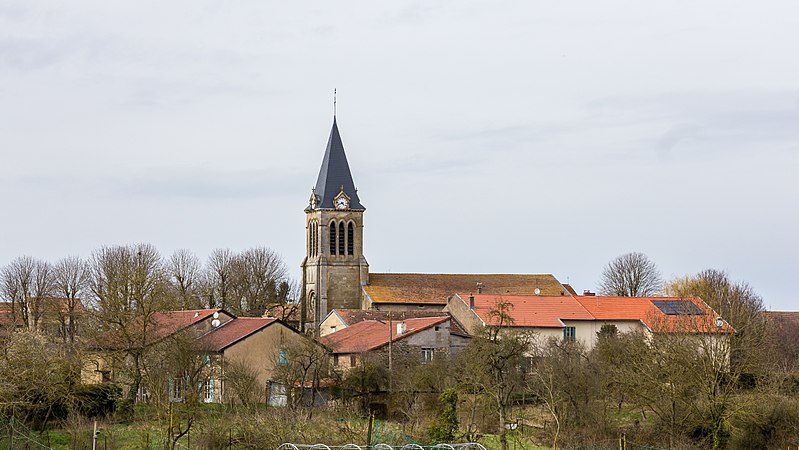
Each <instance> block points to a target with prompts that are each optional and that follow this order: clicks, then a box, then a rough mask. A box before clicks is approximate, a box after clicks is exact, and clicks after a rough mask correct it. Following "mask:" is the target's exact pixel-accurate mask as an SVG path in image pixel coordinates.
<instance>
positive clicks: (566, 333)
mask: <svg viewBox="0 0 799 450" xmlns="http://www.w3.org/2000/svg"><path fill="white" fill-rule="evenodd" d="M563 340H564V341H574V327H566V328H564V329H563Z"/></svg>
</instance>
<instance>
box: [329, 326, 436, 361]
mask: <svg viewBox="0 0 799 450" xmlns="http://www.w3.org/2000/svg"><path fill="white" fill-rule="evenodd" d="M447 320H449V317H425V318H420V319H406V320H402V321H391V325H389V323H388V322H384V321H382V320H364V321H361V322H358V323H356V324H354V325H350V326H348V327H347V328H344V329H343V330H340V331H336V332H335V333H330V334H328V335H326V336H323V337H322V339H321V341H322V344H324V345H325V346H327V347H328V348H330V349H331V351H332V353H334V354H346V353H361V352H366V351H371V350H376V349H378V348H380V347H383V346H384V345H387V344H388V340H389V333H391V337H392V339H391V342H396V341H399V340H402V339H405V338H406V337H408V336H411V335H413V334H416V333H418V332H420V331H422V330H425V329H427V328H430V327H432V326H433V325H438V324H440V323H444V322H446V321H447ZM398 323H404V324H405V330H406V331H405V333H402V334H400V335H397V332H396V326H397V325H396V324H398ZM389 326H390V327H391V328H389Z"/></svg>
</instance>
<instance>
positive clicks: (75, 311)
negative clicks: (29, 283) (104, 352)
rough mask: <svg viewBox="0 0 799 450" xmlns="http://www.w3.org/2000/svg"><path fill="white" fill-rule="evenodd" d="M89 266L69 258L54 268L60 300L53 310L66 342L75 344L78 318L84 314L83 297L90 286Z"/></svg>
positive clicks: (56, 290)
mask: <svg viewBox="0 0 799 450" xmlns="http://www.w3.org/2000/svg"><path fill="white" fill-rule="evenodd" d="M89 275H90V272H89V265H88V263H87V262H86V261H85V260H83V259H81V258H79V257H77V256H68V257H66V258H63V259H61V260H59V261H58V262H57V263H56V264H55V266H54V286H55V293H56V295H57V296H58V297H60V298H58V299H55V302H54V305H52V306H53V308H54V309H55V314H56V316H57V317H58V321H59V325H60V330H59V333H60V334H61V338H62V339H63V340H64V342H70V343H74V342H75V335H76V334H77V328H78V316H79V315H80V314H81V313H82V306H83V305H82V304H81V300H80V299H81V297H82V296H83V295H84V294H85V291H86V289H88V286H89Z"/></svg>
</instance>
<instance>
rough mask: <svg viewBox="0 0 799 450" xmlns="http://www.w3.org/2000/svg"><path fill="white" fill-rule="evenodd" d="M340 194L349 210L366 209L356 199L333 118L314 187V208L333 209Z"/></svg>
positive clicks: (345, 157)
mask: <svg viewBox="0 0 799 450" xmlns="http://www.w3.org/2000/svg"><path fill="white" fill-rule="evenodd" d="M341 192H344V194H345V195H346V196H347V198H348V199H349V209H354V210H361V211H363V210H365V209H366V208H365V207H364V206H363V205H362V204H361V201H360V199H358V191H356V190H355V183H354V182H353V181H352V173H351V172H350V165H349V164H348V163H347V155H346V154H345V153H344V144H342V143H341V135H340V134H339V131H338V124H337V123H336V118H335V116H334V117H333V128H332V129H331V130H330V137H329V138H328V140H327V148H325V156H324V158H323V159H322V167H321V168H320V169H319V176H318V177H317V179H316V186H315V187H314V193H315V194H316V196H317V197H316V207H317V208H321V209H335V207H336V205H335V204H334V202H335V199H336V197H337V196H338V195H339V194H340V193H341Z"/></svg>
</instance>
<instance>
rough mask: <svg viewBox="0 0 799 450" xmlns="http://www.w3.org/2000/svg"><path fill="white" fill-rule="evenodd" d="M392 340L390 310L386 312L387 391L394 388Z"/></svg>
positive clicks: (392, 330) (392, 331)
mask: <svg viewBox="0 0 799 450" xmlns="http://www.w3.org/2000/svg"><path fill="white" fill-rule="evenodd" d="M393 340H394V329H393V326H392V324H391V311H389V312H388V392H391V391H392V390H393V388H394V371H393V370H392V361H391V341H393Z"/></svg>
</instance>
